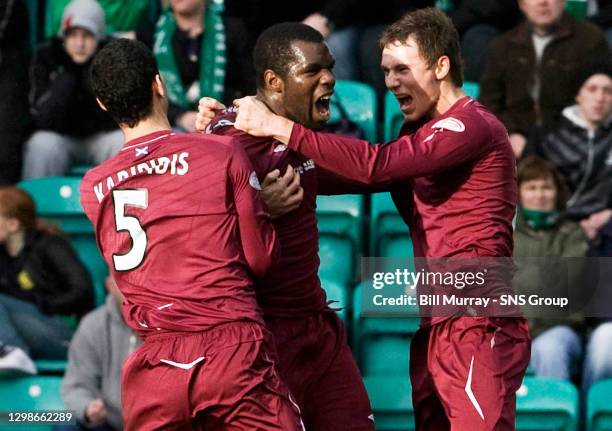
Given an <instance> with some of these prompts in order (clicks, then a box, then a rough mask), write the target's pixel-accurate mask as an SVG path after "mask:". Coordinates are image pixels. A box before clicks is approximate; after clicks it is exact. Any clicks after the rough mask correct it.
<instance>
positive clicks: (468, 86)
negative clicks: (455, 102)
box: [383, 81, 480, 142]
mask: <svg viewBox="0 0 612 431" xmlns="http://www.w3.org/2000/svg"><path fill="white" fill-rule="evenodd" d="M463 91H464V92H465V94H467V95H468V96H470V97H472V98H473V99H477V98H478V95H479V94H480V85H479V84H478V83H477V82H470V81H466V82H464V83H463ZM403 124H404V114H402V111H400V108H399V104H398V103H397V99H396V98H395V96H394V95H393V93H391V92H390V91H387V94H385V118H384V136H383V138H384V140H385V142H387V141H390V140H392V139H395V138H397V136H398V134H399V131H400V129H401V128H402V125H403Z"/></svg>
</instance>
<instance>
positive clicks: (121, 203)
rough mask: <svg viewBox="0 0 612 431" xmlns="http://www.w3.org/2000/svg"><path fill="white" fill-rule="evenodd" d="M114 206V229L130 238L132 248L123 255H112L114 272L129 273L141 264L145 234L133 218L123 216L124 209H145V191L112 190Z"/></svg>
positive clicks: (145, 246) (138, 222) (145, 244)
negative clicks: (125, 232) (123, 232)
mask: <svg viewBox="0 0 612 431" xmlns="http://www.w3.org/2000/svg"><path fill="white" fill-rule="evenodd" d="M113 202H114V204H115V229H116V230H117V232H120V231H123V230H126V231H128V233H129V234H130V238H132V248H131V249H130V251H128V252H127V253H125V254H113V264H114V265H115V270H116V271H130V270H132V269H134V268H136V267H138V265H140V264H141V262H142V260H143V259H144V256H145V251H146V249H147V234H146V232H145V231H144V229H143V228H142V226H141V225H140V221H139V220H138V219H137V218H136V217H134V216H126V215H125V207H126V206H132V207H136V208H143V209H145V208H146V207H147V206H148V205H149V202H148V194H147V189H136V190H113Z"/></svg>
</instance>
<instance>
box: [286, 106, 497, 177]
mask: <svg viewBox="0 0 612 431" xmlns="http://www.w3.org/2000/svg"><path fill="white" fill-rule="evenodd" d="M444 121H449V123H443V122H444ZM467 122H468V121H467V119H458V118H445V119H442V120H440V121H439V122H437V123H435V124H434V125H433V126H431V127H428V126H425V128H421V129H420V130H419V131H418V132H417V133H415V134H413V135H405V136H401V137H400V138H398V139H395V140H393V141H390V142H387V143H384V144H375V145H372V144H370V143H368V142H367V141H364V140H361V139H355V138H348V137H343V136H338V135H334V134H330V133H320V132H313V131H311V130H308V129H306V128H305V127H303V126H301V125H299V124H294V126H293V130H292V133H291V138H290V140H289V147H290V148H291V149H294V150H296V151H299V152H300V153H302V154H304V155H305V156H306V157H310V158H312V159H314V161H315V162H316V163H317V164H318V165H319V166H321V167H323V168H324V169H327V170H329V171H333V172H334V173H335V174H337V175H340V176H342V177H346V178H348V179H350V180H355V181H360V182H363V183H366V184H380V183H385V182H388V181H398V180H406V179H409V178H412V177H419V176H425V175H432V174H436V173H439V172H443V171H445V170H448V169H451V168H453V167H456V166H459V165H461V164H463V163H465V162H468V161H470V160H475V159H476V158H478V157H479V156H480V155H482V154H483V153H484V152H485V151H488V150H489V148H490V146H489V145H488V144H487V143H488V142H489V141H490V140H491V132H490V129H489V127H487V125H486V124H485V123H484V121H483V122H481V124H478V125H474V126H472V127H468V126H466V123H467ZM439 123H441V124H440V125H439V126H436V125H438V124H439ZM446 125H447V126H448V127H449V128H447V127H446ZM478 126H480V127H478Z"/></svg>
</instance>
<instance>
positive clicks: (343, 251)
mask: <svg viewBox="0 0 612 431" xmlns="http://www.w3.org/2000/svg"><path fill="white" fill-rule="evenodd" d="M317 225H318V228H319V259H320V260H321V266H320V267H319V276H320V277H322V278H326V279H328V280H332V281H335V282H336V283H340V284H343V285H348V284H351V283H353V282H354V280H355V277H356V274H357V262H358V261H359V257H360V256H361V255H362V252H361V250H362V245H363V239H362V236H363V229H364V198H363V196H357V195H343V196H318V197H317Z"/></svg>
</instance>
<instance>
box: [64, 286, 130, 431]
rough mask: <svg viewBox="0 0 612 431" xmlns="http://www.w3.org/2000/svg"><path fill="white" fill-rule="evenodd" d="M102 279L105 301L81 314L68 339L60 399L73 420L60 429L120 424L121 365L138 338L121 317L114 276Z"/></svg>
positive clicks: (106, 428)
mask: <svg viewBox="0 0 612 431" xmlns="http://www.w3.org/2000/svg"><path fill="white" fill-rule="evenodd" d="M105 284H106V288H107V290H108V293H109V295H108V296H107V297H106V303H105V304H104V305H103V306H101V307H99V308H98V309H96V310H94V311H92V312H91V313H89V314H88V315H87V316H85V317H84V318H83V320H82V321H81V323H80V324H79V327H78V329H77V331H76V333H75V334H74V338H73V339H72V341H71V342H70V350H69V352H68V367H67V369H66V374H65V375H64V380H63V381H62V398H63V399H64V403H65V404H66V408H68V409H69V410H72V411H74V412H75V414H76V417H77V423H78V425H77V427H70V428H68V427H66V428H61V429H62V430H65V431H68V430H71V429H72V430H74V429H75V428H76V429H79V430H85V429H92V428H93V429H95V430H99V431H120V430H122V429H123V421H122V419H121V368H122V366H123V362H124V361H125V359H126V358H127V357H128V355H129V354H130V353H131V352H132V351H133V350H134V349H135V348H136V346H137V344H139V340H138V338H137V337H136V335H135V334H134V333H133V332H132V330H131V329H130V328H129V327H128V326H127V325H126V324H125V321H124V320H123V316H122V315H121V308H120V307H121V303H122V302H123V295H122V294H121V292H120V291H119V289H118V288H117V285H116V284H115V281H114V280H113V278H112V277H110V276H108V277H107V278H106V283H105ZM56 431H60V430H58V429H56Z"/></svg>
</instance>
